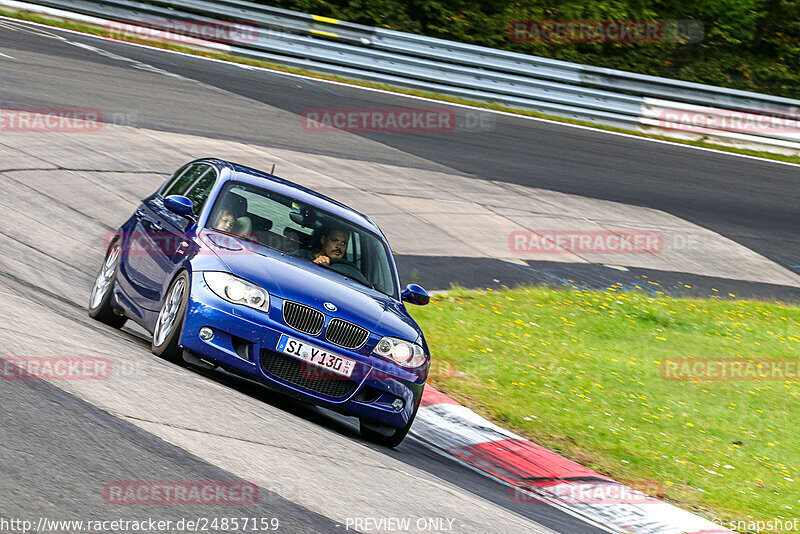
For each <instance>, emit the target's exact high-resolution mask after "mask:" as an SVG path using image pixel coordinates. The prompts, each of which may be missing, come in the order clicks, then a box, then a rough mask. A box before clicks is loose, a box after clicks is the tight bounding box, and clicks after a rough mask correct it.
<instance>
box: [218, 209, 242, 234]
mask: <svg viewBox="0 0 800 534" xmlns="http://www.w3.org/2000/svg"><path fill="white" fill-rule="evenodd" d="M214 229H215V230H219V231H220V232H225V233H228V234H236V233H238V231H239V221H238V220H237V218H236V215H235V214H234V213H233V211H231V210H230V209H228V208H220V210H219V211H218V212H217V217H216V219H215V220H214Z"/></svg>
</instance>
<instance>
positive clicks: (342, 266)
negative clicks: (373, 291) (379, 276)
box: [328, 258, 372, 286]
mask: <svg viewBox="0 0 800 534" xmlns="http://www.w3.org/2000/svg"><path fill="white" fill-rule="evenodd" d="M328 267H329V268H330V269H332V270H334V271H336V272H337V273H339V274H343V275H345V276H349V277H350V278H355V279H356V280H358V281H359V282H361V283H363V284H367V285H370V286H371V285H372V284H371V283H370V282H369V280H367V278H366V277H365V276H364V275H363V274H362V273H361V271H359V270H358V267H356V266H355V264H354V263H352V262H349V261H347V260H343V259H333V258H331V264H330V265H329V266H328Z"/></svg>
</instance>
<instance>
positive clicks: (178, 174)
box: [159, 163, 189, 193]
mask: <svg viewBox="0 0 800 534" xmlns="http://www.w3.org/2000/svg"><path fill="white" fill-rule="evenodd" d="M188 168H189V164H188V163H187V164H186V165H184V166H183V167H181V168H180V169H178V170H177V171H175V172H173V173H172V176H170V177H169V180H167V181H166V183H164V184H163V185H162V186H161V188H160V189H159V193H160V192H162V191H166V190H167V189H169V188H170V187H172V184H174V183H175V181H176V180H177V179H178V178H180V177H181V176H183V173H184V172H186V169H188Z"/></svg>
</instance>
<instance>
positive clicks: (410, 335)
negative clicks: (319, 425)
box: [89, 159, 430, 447]
mask: <svg viewBox="0 0 800 534" xmlns="http://www.w3.org/2000/svg"><path fill="white" fill-rule="evenodd" d="M428 300H429V297H428V294H427V293H426V292H425V290H424V289H422V288H421V287H419V286H417V285H414V284H410V285H408V286H407V287H406V288H405V290H402V291H401V289H400V284H399V280H398V275H397V268H396V266H395V263H394V259H393V257H392V253H391V249H390V248H389V244H388V243H387V241H386V238H385V237H384V235H383V234H382V233H381V231H380V229H379V228H378V227H377V226H376V225H375V224H374V223H373V222H372V221H371V220H370V219H369V218H368V217H366V216H365V215H362V214H360V213H358V212H356V211H354V210H352V209H350V208H348V207H347V206H345V205H343V204H341V203H339V202H337V201H335V200H332V199H330V198H328V197H325V196H324V195H321V194H319V193H316V192H314V191H311V190H309V189H307V188H305V187H302V186H300V185H297V184H294V183H292V182H289V181H286V180H283V179H281V178H278V177H276V176H273V175H271V174H268V173H265V172H261V171H258V170H255V169H252V168H248V167H244V166H241V165H236V164H233V163H230V162H227V161H222V160H218V159H201V160H197V161H193V162H191V163H188V164H187V165H185V166H183V167H182V168H181V169H179V170H178V171H177V172H176V173H175V174H173V175H172V176H171V177H170V178H169V179H168V180H167V181H166V182H165V183H164V184H163V185H162V186H161V188H160V189H159V190H158V191H157V192H155V193H154V194H152V195H151V196H149V197H147V198H146V199H144V200H143V201H142V204H141V205H140V206H139V208H138V209H137V210H136V213H134V214H133V216H132V217H131V218H130V219H128V221H127V222H125V224H123V225H122V226H121V227H120V228H119V230H117V231H116V232H115V233H114V234H113V236H112V238H111V239H109V241H108V249H107V252H106V256H105V260H104V262H103V265H102V267H101V269H100V274H99V275H98V276H97V280H96V282H95V284H94V287H93V288H92V294H91V298H90V302H89V314H90V315H91V316H92V317H93V318H95V319H97V320H99V321H101V322H103V323H106V324H108V325H111V326H113V327H116V328H119V327H121V326H122V325H123V324H124V323H125V322H126V321H127V320H128V319H131V320H133V321H135V322H137V323H138V324H140V325H142V326H143V327H144V328H145V329H146V330H147V331H148V332H150V333H151V334H152V341H151V349H152V351H153V352H154V353H155V354H157V355H159V356H162V357H164V358H166V359H168V360H171V361H175V362H179V363H189V364H193V365H196V366H201V367H206V368H213V367H221V368H223V369H225V370H228V371H230V372H234V373H238V374H242V375H245V376H247V377H249V378H251V379H255V380H257V381H258V382H261V383H262V384H264V385H266V386H269V387H271V388H274V389H276V390H279V391H281V392H283V393H285V394H288V395H291V396H294V397H296V398H298V399H301V400H303V401H306V402H310V403H313V404H317V405H320V406H324V407H326V408H330V409H332V410H336V411H339V412H342V413H345V414H347V415H352V416H355V417H358V418H359V420H360V423H361V424H360V428H361V435H362V436H363V437H364V438H366V439H368V440H370V441H373V442H376V443H380V444H383V445H387V446H390V447H394V446H397V445H398V444H400V442H401V441H402V440H403V438H404V437H405V436H406V434H407V433H408V430H409V428H410V427H411V423H412V422H413V420H414V416H415V415H416V412H417V408H418V407H419V403H420V399H421V397H422V390H423V387H424V385H425V381H426V379H427V376H428V370H429V367H430V353H429V351H428V346H427V344H426V342H425V337H424V336H423V334H422V331H421V330H420V328H419V326H418V325H417V324H416V322H415V321H414V319H412V318H411V316H410V315H409V313H408V311H407V310H406V308H405V305H404V302H408V303H412V304H417V305H422V304H427V303H428Z"/></svg>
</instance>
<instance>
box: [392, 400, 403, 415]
mask: <svg viewBox="0 0 800 534" xmlns="http://www.w3.org/2000/svg"><path fill="white" fill-rule="evenodd" d="M403 406H405V403H404V402H403V399H395V400H394V402H393V403H392V408H394V409H395V411H398V412H399V411H400V410H402V409H403Z"/></svg>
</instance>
